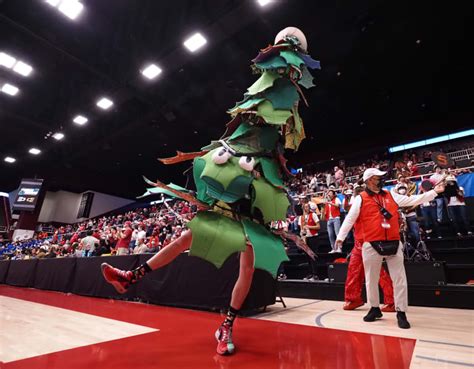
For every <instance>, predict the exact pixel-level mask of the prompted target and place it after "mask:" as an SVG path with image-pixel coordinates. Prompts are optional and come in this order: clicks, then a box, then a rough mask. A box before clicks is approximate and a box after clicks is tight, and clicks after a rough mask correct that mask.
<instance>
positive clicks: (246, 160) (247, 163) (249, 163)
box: [239, 156, 255, 172]
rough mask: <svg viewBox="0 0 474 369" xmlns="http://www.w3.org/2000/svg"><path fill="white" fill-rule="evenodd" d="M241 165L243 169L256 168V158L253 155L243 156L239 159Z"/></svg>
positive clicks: (250, 169) (249, 170) (248, 170)
mask: <svg viewBox="0 0 474 369" xmlns="http://www.w3.org/2000/svg"><path fill="white" fill-rule="evenodd" d="M239 165H240V167H241V168H242V169H243V170H246V171H247V172H251V171H252V170H253V168H255V159H254V158H252V157H251V156H242V157H241V158H240V159H239Z"/></svg>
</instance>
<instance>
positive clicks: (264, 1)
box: [257, 0, 273, 6]
mask: <svg viewBox="0 0 474 369" xmlns="http://www.w3.org/2000/svg"><path fill="white" fill-rule="evenodd" d="M272 1H273V0H257V3H258V4H259V5H260V6H265V5H268V4H270V3H271V2H272Z"/></svg>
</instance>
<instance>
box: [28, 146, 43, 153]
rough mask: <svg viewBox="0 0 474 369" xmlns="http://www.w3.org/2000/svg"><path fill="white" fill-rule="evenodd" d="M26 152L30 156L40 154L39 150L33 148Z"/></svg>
mask: <svg viewBox="0 0 474 369" xmlns="http://www.w3.org/2000/svg"><path fill="white" fill-rule="evenodd" d="M28 152H29V153H30V154H33V155H38V154H41V150H40V149H37V148H35V147H32V148H31V149H29V150H28Z"/></svg>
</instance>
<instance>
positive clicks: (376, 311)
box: [364, 307, 383, 322]
mask: <svg viewBox="0 0 474 369" xmlns="http://www.w3.org/2000/svg"><path fill="white" fill-rule="evenodd" d="M381 317H383V314H382V312H381V311H380V308H378V307H376V308H374V307H371V308H370V310H369V312H368V313H367V315H366V316H364V322H375V320H376V319H380V318H381Z"/></svg>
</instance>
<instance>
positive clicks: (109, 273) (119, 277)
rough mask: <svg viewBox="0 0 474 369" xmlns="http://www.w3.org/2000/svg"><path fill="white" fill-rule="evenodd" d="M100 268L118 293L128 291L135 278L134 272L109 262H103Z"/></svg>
mask: <svg viewBox="0 0 474 369" xmlns="http://www.w3.org/2000/svg"><path fill="white" fill-rule="evenodd" d="M100 268H101V269H102V275H103V276H104V278H105V280H106V281H107V282H109V283H110V284H111V285H112V286H114V287H115V289H116V290H117V292H118V293H125V292H127V288H128V286H130V283H132V279H133V273H132V272H131V271H130V270H127V271H125V270H120V269H117V268H114V267H113V266H112V265H109V264H107V263H102V264H101V265H100Z"/></svg>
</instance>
